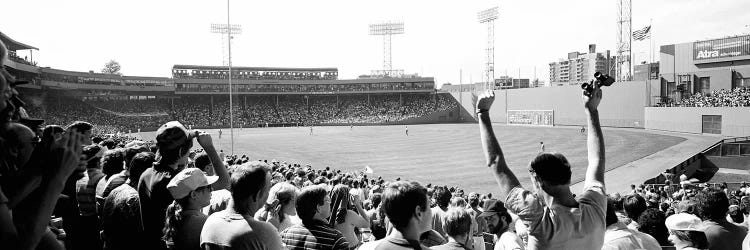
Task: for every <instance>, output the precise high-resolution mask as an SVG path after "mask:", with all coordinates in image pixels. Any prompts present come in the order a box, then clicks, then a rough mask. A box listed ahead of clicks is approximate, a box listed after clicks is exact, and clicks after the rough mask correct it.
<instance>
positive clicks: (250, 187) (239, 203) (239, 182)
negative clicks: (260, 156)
mask: <svg viewBox="0 0 750 250" xmlns="http://www.w3.org/2000/svg"><path fill="white" fill-rule="evenodd" d="M270 167H271V166H269V165H268V164H267V163H263V162H259V161H254V162H248V163H244V164H242V165H240V166H237V168H235V170H234V171H233V172H232V175H231V176H230V178H229V183H230V187H231V191H232V199H233V200H234V209H235V210H236V211H237V212H239V213H240V214H246V213H249V212H251V211H248V204H249V203H250V199H255V196H257V195H258V194H261V192H263V189H269V188H270V187H267V186H266V178H269V171H270ZM255 202H263V203H265V201H255Z"/></svg>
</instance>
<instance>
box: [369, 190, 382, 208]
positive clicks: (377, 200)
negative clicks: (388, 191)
mask: <svg viewBox="0 0 750 250" xmlns="http://www.w3.org/2000/svg"><path fill="white" fill-rule="evenodd" d="M370 201H372V208H375V209H377V208H378V205H380V202H381V201H383V196H382V195H380V194H379V193H374V194H372V197H370Z"/></svg>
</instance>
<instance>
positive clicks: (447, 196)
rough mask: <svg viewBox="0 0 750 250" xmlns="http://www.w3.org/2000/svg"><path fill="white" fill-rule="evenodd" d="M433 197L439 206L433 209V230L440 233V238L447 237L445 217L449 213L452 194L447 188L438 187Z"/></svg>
mask: <svg viewBox="0 0 750 250" xmlns="http://www.w3.org/2000/svg"><path fill="white" fill-rule="evenodd" d="M433 195H434V196H435V203H437V206H435V207H433V208H432V230H435V231H436V232H438V233H439V234H440V236H443V237H446V234H445V231H443V217H444V216H445V213H446V212H447V211H448V205H449V204H450V202H451V197H452V194H451V192H450V191H449V190H448V189H447V188H445V187H437V188H436V189H435V193H433Z"/></svg>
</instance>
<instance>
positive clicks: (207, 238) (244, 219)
mask: <svg viewBox="0 0 750 250" xmlns="http://www.w3.org/2000/svg"><path fill="white" fill-rule="evenodd" d="M270 171H271V170H270V166H269V165H268V164H266V163H263V162H259V161H256V162H248V163H244V164H242V165H240V166H237V167H236V168H234V169H233V170H232V175H231V178H230V186H231V187H230V190H231V192H232V200H231V201H230V203H229V205H228V206H227V208H226V209H225V210H223V211H219V212H215V213H213V214H211V215H210V216H208V219H207V220H206V223H205V225H204V226H203V230H202V231H201V247H202V248H203V249H206V250H213V249H272V250H279V249H283V244H282V243H281V238H280V237H279V232H278V230H276V228H275V227H274V226H273V225H271V223H268V222H265V221H257V220H255V218H253V215H254V214H255V212H256V211H258V209H260V207H261V206H263V204H265V203H266V200H267V199H268V193H269V189H270V188H271V175H270Z"/></svg>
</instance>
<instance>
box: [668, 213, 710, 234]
mask: <svg viewBox="0 0 750 250" xmlns="http://www.w3.org/2000/svg"><path fill="white" fill-rule="evenodd" d="M664 224H665V225H666V226H667V228H668V229H669V230H676V231H703V221H701V219H700V218H698V217H697V216H695V215H692V214H688V213H678V214H673V215H671V216H669V217H667V220H666V221H664Z"/></svg>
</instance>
